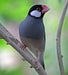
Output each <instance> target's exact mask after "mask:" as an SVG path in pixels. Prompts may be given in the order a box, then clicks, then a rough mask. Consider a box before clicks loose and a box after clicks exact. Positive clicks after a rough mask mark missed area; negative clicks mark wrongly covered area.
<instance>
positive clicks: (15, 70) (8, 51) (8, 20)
mask: <svg viewBox="0 0 68 75" xmlns="http://www.w3.org/2000/svg"><path fill="white" fill-rule="evenodd" d="M34 4H43V5H47V6H48V7H49V8H50V11H49V12H48V13H46V14H45V16H44V18H43V21H44V24H45V31H46V48H45V57H44V60H45V66H46V72H47V74H48V75H60V70H59V65H58V59H57V51H56V34H57V28H58V24H59V19H60V15H61V12H62V10H63V7H64V4H65V0H0V23H1V24H3V25H4V26H5V27H6V28H7V29H8V31H9V32H11V34H13V36H14V37H15V38H17V39H19V34H18V29H19V24H20V23H21V21H23V20H24V19H25V18H26V16H27V13H28V11H29V9H30V7H31V6H33V5H34ZM61 35H62V36H61V51H62V55H63V64H64V69H65V74H66V75H68V50H67V49H68V11H67V13H66V15H65V19H64V23H63V28H62V34H61ZM27 74H28V75H38V74H37V73H36V71H35V70H34V69H31V68H30V64H29V63H28V62H27V61H22V57H21V56H20V55H19V53H17V52H16V50H14V49H13V48H12V47H11V46H10V45H7V44H6V42H5V41H4V40H3V39H0V75H27Z"/></svg>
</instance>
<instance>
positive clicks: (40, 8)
mask: <svg viewBox="0 0 68 75" xmlns="http://www.w3.org/2000/svg"><path fill="white" fill-rule="evenodd" d="M49 9H50V8H48V7H47V6H46V5H34V6H32V7H31V8H30V10H29V13H28V14H29V15H30V16H32V17H35V18H42V17H43V16H44V14H45V13H46V12H47V11H48V10H49Z"/></svg>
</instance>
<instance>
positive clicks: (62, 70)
mask: <svg viewBox="0 0 68 75" xmlns="http://www.w3.org/2000/svg"><path fill="white" fill-rule="evenodd" d="M67 6H68V0H66V3H65V6H64V9H63V11H62V14H61V17H60V21H59V26H58V30H57V37H56V43H57V56H58V62H59V68H60V73H61V75H65V73H64V67H63V62H62V55H61V44H60V40H61V31H62V25H63V21H64V16H65V13H66V10H67Z"/></svg>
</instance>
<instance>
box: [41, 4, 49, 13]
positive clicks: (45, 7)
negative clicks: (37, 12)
mask: <svg viewBox="0 0 68 75" xmlns="http://www.w3.org/2000/svg"><path fill="white" fill-rule="evenodd" d="M49 10H50V8H49V7H47V6H46V5H42V14H45V13H46V12H47V11H49Z"/></svg>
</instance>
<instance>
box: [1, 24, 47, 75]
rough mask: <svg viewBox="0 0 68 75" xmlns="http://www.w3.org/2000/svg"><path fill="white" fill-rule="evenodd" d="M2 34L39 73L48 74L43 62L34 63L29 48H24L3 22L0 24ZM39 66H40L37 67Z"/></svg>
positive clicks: (41, 74)
mask: <svg viewBox="0 0 68 75" xmlns="http://www.w3.org/2000/svg"><path fill="white" fill-rule="evenodd" d="M0 36H1V37H2V38H3V39H4V40H5V41H6V42H7V43H8V44H10V45H11V46H12V47H13V48H15V49H16V51H17V52H19V53H20V55H21V56H22V57H24V58H25V60H27V61H28V62H29V63H30V64H31V65H32V67H34V68H35V70H36V71H37V73H38V74H39V75H47V74H46V72H45V71H44V69H43V67H42V66H41V64H40V63H39V62H38V63H34V60H35V58H34V57H33V56H32V55H31V54H30V53H29V51H28V48H26V49H24V50H22V49H21V48H20V46H21V43H20V42H19V41H18V40H17V39H15V38H14V37H13V36H12V35H11V34H10V33H9V32H8V31H7V30H6V28H5V27H3V26H2V24H0ZM37 67H39V68H38V69H37Z"/></svg>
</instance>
